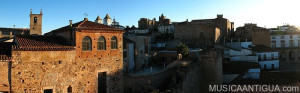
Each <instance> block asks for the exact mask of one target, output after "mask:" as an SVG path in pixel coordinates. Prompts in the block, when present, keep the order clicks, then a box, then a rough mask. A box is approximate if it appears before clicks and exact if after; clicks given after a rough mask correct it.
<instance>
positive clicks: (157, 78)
mask: <svg viewBox="0 0 300 93" xmlns="http://www.w3.org/2000/svg"><path fill="white" fill-rule="evenodd" d="M175 70H176V68H172V69H168V70H166V71H163V72H160V73H156V74H150V75H142V76H125V77H124V91H125V93H141V92H142V91H143V90H145V86H147V82H149V81H150V82H151V86H152V87H154V88H155V89H159V88H162V87H166V86H167V84H168V83H169V81H170V77H171V75H172V74H173V72H174V71H175Z"/></svg>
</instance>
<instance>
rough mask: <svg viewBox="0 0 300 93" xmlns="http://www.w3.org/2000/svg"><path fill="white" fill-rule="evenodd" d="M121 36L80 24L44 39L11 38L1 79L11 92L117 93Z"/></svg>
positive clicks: (119, 88)
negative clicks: (12, 40)
mask: <svg viewBox="0 0 300 93" xmlns="http://www.w3.org/2000/svg"><path fill="white" fill-rule="evenodd" d="M123 33H124V31H123V30H120V29H116V28H112V27H108V26H105V25H101V24H97V23H95V22H91V21H88V19H87V18H85V20H83V21H80V22H78V23H74V24H72V23H70V25H68V26H65V27H62V28H59V29H56V30H53V31H51V32H49V33H47V34H46V36H16V37H14V42H13V43H12V46H11V47H10V48H12V49H11V51H9V52H8V53H7V54H6V55H5V56H6V57H0V58H1V65H0V66H2V67H1V68H7V69H10V71H8V72H4V73H3V71H0V74H1V75H2V74H6V75H8V76H7V77H6V78H4V79H5V81H7V82H10V83H8V84H6V86H8V89H9V91H10V92H17V93H20V92H22V93H23V92H30V93H31V92H42V93H43V92H47V93H48V92H51V93H70V92H75V93H76V92H79V93H86V92H98V93H99V92H101V93H102V92H103V93H108V92H112V93H122V92H123V62H122V61H123ZM8 49H9V48H8ZM8 49H6V50H8ZM3 61H4V62H3ZM8 65H11V66H8ZM4 71H6V70H4ZM1 79H2V78H1ZM4 83H5V82H4ZM0 87H1V86H0ZM0 91H2V90H0Z"/></svg>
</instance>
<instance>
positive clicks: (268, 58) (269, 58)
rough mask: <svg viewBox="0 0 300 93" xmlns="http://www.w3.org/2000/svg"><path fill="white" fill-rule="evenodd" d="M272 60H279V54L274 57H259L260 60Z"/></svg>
mask: <svg viewBox="0 0 300 93" xmlns="http://www.w3.org/2000/svg"><path fill="white" fill-rule="evenodd" d="M272 60H279V58H278V56H274V58H272V57H267V58H258V61H272Z"/></svg>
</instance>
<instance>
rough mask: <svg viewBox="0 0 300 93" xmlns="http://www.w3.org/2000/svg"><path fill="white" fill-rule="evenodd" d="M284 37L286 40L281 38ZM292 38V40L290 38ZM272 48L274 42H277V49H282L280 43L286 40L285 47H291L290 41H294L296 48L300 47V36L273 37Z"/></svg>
mask: <svg viewBox="0 0 300 93" xmlns="http://www.w3.org/2000/svg"><path fill="white" fill-rule="evenodd" d="M281 36H283V37H284V38H281ZM290 36H292V38H290ZM270 38H271V47H273V46H272V43H273V42H272V41H276V48H282V46H281V43H280V41H281V40H284V41H285V47H290V40H294V47H300V46H299V44H300V42H298V40H300V34H296V35H271V37H270Z"/></svg>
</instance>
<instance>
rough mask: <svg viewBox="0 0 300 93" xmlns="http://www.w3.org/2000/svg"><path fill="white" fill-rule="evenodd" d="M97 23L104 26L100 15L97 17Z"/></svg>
mask: <svg viewBox="0 0 300 93" xmlns="http://www.w3.org/2000/svg"><path fill="white" fill-rule="evenodd" d="M95 22H96V23H99V24H102V19H101V18H100V16H99V15H98V16H97V18H96V20H95Z"/></svg>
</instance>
